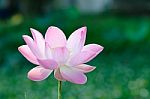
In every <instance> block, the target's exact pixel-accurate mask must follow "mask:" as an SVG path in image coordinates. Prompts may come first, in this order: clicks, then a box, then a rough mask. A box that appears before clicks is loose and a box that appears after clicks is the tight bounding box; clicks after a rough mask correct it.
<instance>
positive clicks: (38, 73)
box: [28, 66, 53, 81]
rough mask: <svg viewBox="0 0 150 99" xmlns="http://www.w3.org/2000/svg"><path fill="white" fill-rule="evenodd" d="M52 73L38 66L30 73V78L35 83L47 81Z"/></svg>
mask: <svg viewBox="0 0 150 99" xmlns="http://www.w3.org/2000/svg"><path fill="white" fill-rule="evenodd" d="M52 71H53V70H49V69H45V68H43V67H41V66H37V67H35V68H33V69H31V70H30V71H29V72H28V78H29V79H30V80H33V81H41V80H44V79H46V78H47V77H48V76H49V75H50V74H51V73H52Z"/></svg>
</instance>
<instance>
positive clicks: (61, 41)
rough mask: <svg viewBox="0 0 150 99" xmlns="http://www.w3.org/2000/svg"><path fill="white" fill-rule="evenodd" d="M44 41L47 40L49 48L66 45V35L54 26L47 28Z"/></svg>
mask: <svg viewBox="0 0 150 99" xmlns="http://www.w3.org/2000/svg"><path fill="white" fill-rule="evenodd" d="M45 41H46V42H48V44H49V46H50V47H51V48H55V47H64V46H66V36H65V35H64V33H63V31H62V30H60V29H59V28H57V27H54V26H51V27H49V28H48V30H47V32H46V35H45Z"/></svg>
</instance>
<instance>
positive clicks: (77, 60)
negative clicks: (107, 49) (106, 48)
mask: <svg viewBox="0 0 150 99" xmlns="http://www.w3.org/2000/svg"><path fill="white" fill-rule="evenodd" d="M102 50H103V47H102V46H100V45H97V44H89V45H86V46H84V47H83V49H82V51H81V52H80V53H78V54H77V55H76V56H74V57H72V58H71V59H70V61H69V65H72V66H76V65H80V64H83V63H86V62H89V61H90V60H92V59H93V58H95V57H96V56H97V55H98V54H99V53H100V52H101V51H102Z"/></svg>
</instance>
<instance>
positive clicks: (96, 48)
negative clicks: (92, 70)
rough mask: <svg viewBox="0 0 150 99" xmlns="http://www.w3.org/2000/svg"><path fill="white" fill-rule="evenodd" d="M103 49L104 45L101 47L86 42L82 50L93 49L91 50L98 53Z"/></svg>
mask: <svg viewBox="0 0 150 99" xmlns="http://www.w3.org/2000/svg"><path fill="white" fill-rule="evenodd" d="M103 49H104V47H102V46H101V45H98V44H88V45H85V46H84V47H83V49H82V51H93V52H95V53H97V54H99V53H100V52H101V51H102V50H103Z"/></svg>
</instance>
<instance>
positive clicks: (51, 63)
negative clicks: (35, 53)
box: [37, 59, 58, 70]
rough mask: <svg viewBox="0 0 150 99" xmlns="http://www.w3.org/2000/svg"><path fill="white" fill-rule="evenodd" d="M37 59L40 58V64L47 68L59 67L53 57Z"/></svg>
mask: <svg viewBox="0 0 150 99" xmlns="http://www.w3.org/2000/svg"><path fill="white" fill-rule="evenodd" d="M37 60H38V62H39V64H40V65H41V66H43V67H44V68H46V69H50V70H53V69H56V68H57V67H58V64H57V62H56V61H54V60H52V59H37Z"/></svg>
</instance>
